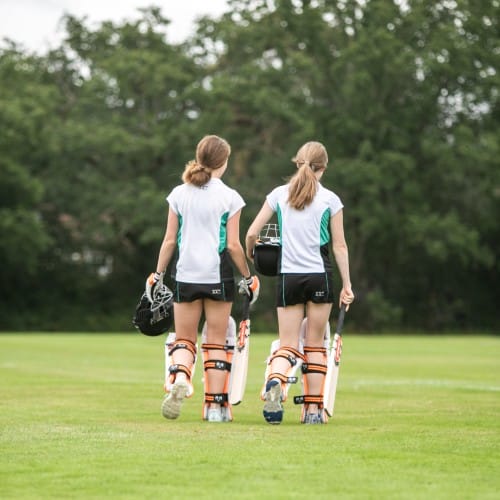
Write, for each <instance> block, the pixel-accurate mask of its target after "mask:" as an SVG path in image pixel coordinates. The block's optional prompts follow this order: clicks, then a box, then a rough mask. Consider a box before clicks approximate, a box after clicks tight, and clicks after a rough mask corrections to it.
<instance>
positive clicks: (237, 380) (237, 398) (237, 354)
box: [229, 319, 250, 405]
mask: <svg viewBox="0 0 500 500" xmlns="http://www.w3.org/2000/svg"><path fill="white" fill-rule="evenodd" d="M249 353H250V320H249V319H246V320H243V321H241V323H240V331H239V336H238V341H237V342H236V345H235V346H234V354H233V360H232V366H231V384H230V388H229V403H230V404H231V405H238V404H240V403H241V401H243V396H244V394H245V388H246V385H247V372H248V357H249Z"/></svg>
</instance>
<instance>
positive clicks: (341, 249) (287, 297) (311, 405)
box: [246, 142, 354, 424]
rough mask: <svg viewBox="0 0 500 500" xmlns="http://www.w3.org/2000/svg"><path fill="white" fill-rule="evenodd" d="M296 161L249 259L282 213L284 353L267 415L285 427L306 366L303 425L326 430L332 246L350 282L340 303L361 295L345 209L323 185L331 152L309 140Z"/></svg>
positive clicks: (272, 365)
mask: <svg viewBox="0 0 500 500" xmlns="http://www.w3.org/2000/svg"><path fill="white" fill-rule="evenodd" d="M293 162H294V164H295V166H296V167H297V171H296V173H295V174H294V175H293V177H292V178H291V179H290V181H289V182H288V183H287V184H285V185H282V186H279V187H277V188H275V189H274V190H273V191H271V192H270V193H269V194H268V195H267V197H266V200H265V201H264V204H263V206H262V208H261V210H260V212H259V213H258V214H257V216H256V218H255V220H254V221H253V223H252V224H251V226H250V228H249V229H248V232H247V235H246V254H247V257H248V258H249V259H251V260H253V257H254V247H255V244H256V241H257V239H258V235H259V233H260V231H261V229H262V228H263V227H264V225H265V224H266V223H267V222H268V221H269V220H270V219H271V217H272V216H273V214H275V213H276V214H277V219H278V224H279V229H280V237H281V255H280V257H279V268H278V273H279V274H278V282H277V288H276V304H277V315H278V330H279V348H278V349H277V350H276V351H274V352H273V353H272V354H271V356H270V357H269V360H268V368H267V371H266V380H265V386H264V388H263V392H262V397H263V400H264V409H263V415H264V418H265V420H266V421H267V422H269V423H270V424H279V423H281V421H282V420H283V412H284V409H283V401H285V400H286V396H287V386H288V384H289V383H290V382H291V377H290V375H291V374H292V373H293V372H294V367H295V366H296V365H297V364H298V363H302V372H303V374H304V378H303V385H304V392H305V394H304V396H303V409H302V416H301V421H302V422H303V423H306V424H321V423H325V422H326V419H327V416H326V415H325V411H324V408H323V394H324V385H325V378H326V372H327V351H326V348H325V346H324V333H325V328H326V325H327V323H328V318H329V316H330V311H331V309H332V304H333V302H334V294H333V278H332V264H331V260H330V256H329V248H330V247H331V249H332V250H333V255H334V257H335V261H336V264H337V267H338V270H339V273H340V278H341V281H342V288H341V290H340V297H339V303H340V304H342V303H344V304H346V305H347V306H348V305H349V304H351V303H352V302H353V300H354V294H353V292H352V287H351V279H350V276H349V257H348V249H347V244H346V241H345V237H344V225H343V210H342V209H343V204H342V202H341V201H340V199H339V197H338V196H337V195H336V194H335V193H334V192H333V191H330V190H329V189H326V188H324V187H323V186H322V185H321V183H320V180H321V178H322V176H323V174H324V173H325V170H326V168H327V164H328V154H327V151H326V149H325V147H324V146H323V144H321V143H319V142H307V143H306V144H304V145H303V146H302V147H301V148H300V149H299V150H298V152H297V154H296V156H295V158H293ZM304 315H305V316H306V317H307V329H306V334H305V341H304V345H303V350H302V349H300V345H299V341H300V339H299V336H300V329H301V325H302V321H303V319H304Z"/></svg>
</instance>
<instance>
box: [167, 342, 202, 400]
mask: <svg viewBox="0 0 500 500" xmlns="http://www.w3.org/2000/svg"><path fill="white" fill-rule="evenodd" d="M165 348H166V353H165V354H166V370H165V391H166V392H170V391H171V390H172V387H173V385H174V384H175V382H176V379H177V374H178V373H184V374H185V375H186V378H187V383H188V386H189V390H188V393H187V395H186V397H191V396H192V395H193V392H194V388H193V384H192V382H191V380H192V377H193V373H194V367H195V363H196V352H197V347H196V344H194V343H193V342H191V341H190V340H185V339H179V340H174V341H173V342H171V343H168V344H166V345H165ZM181 352H187V353H188V354H189V355H188V356H187V357H185V356H182V357H181V359H183V358H186V359H183V360H184V363H176V362H175V361H174V358H176V359H177V360H178V359H179V354H180V353H181Z"/></svg>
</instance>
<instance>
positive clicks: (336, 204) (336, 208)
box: [330, 193, 344, 217]
mask: <svg viewBox="0 0 500 500" xmlns="http://www.w3.org/2000/svg"><path fill="white" fill-rule="evenodd" d="M343 208H344V205H343V204H342V202H341V201H340V198H339V197H338V196H337V195H336V194H335V193H332V196H331V198H330V216H331V217H333V216H334V215H335V214H336V213H337V212H340V210H342V209H343Z"/></svg>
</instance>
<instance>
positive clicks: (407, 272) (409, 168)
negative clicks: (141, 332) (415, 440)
mask: <svg viewBox="0 0 500 500" xmlns="http://www.w3.org/2000/svg"><path fill="white" fill-rule="evenodd" d="M499 14H500V2H499V1H498V0H453V1H451V0H437V1H435V2H428V1H427V0H407V1H403V0H394V1H393V2H391V1H387V0H370V1H360V0H358V1H355V0H309V1H308V0H273V1H270V0H268V1H264V0H232V1H229V2H228V9H227V12H226V13H225V14H224V15H222V16H221V17H218V18H213V17H210V16H206V17H203V18H200V19H199V20H198V21H197V25H196V30H195V31H194V32H193V34H192V36H191V37H190V38H189V39H188V40H186V41H185V42H183V43H179V44H173V43H169V42H168V32H169V20H168V18H167V17H166V16H165V15H164V14H163V13H162V11H161V10H160V9H159V8H156V7H151V8H147V9H140V11H139V13H138V17H137V19H135V20H128V21H123V22H121V23H114V22H103V23H101V24H100V25H98V26H91V25H89V23H88V22H87V20H86V19H85V18H82V19H79V18H77V17H74V16H71V15H67V16H65V17H64V19H63V23H64V33H65V36H64V39H63V41H62V42H61V43H60V45H59V46H58V47H57V48H55V49H52V50H50V51H48V52H46V53H44V54H37V53H32V52H30V51H28V50H26V49H25V48H24V47H22V46H20V45H19V44H17V43H16V42H14V41H10V40H4V41H3V42H2V45H1V49H0V88H1V92H0V129H1V130H2V133H1V134H0V235H1V244H0V262H1V264H2V271H1V273H0V294H1V297H2V299H1V302H0V303H1V305H0V307H1V309H2V311H1V314H0V329H2V330H7V329H13V330H98V331H108V330H131V316H132V312H133V309H134V307H135V305H136V303H137V301H138V299H139V295H140V293H141V291H142V289H143V286H144V281H145V277H146V276H147V274H148V273H149V272H151V271H152V270H154V269H153V268H154V266H155V263H156V257H157V252H158V250H159V246H160V243H161V239H162V237H163V233H164V229H165V222H166V214H167V205H166V203H165V196H166V195H167V194H168V192H169V191H170V190H171V189H172V188H173V187H174V186H175V185H177V184H179V183H180V182H181V180H180V176H181V173H182V170H183V168H184V165H185V164H186V163H187V161H189V160H190V159H192V158H193V156H194V149H195V146H196V144H197V142H198V141H199V139H200V138H201V137H202V136H204V135H205V134H207V133H215V134H218V135H220V136H223V137H224V138H226V139H227V140H228V141H229V142H230V144H231V146H232V151H233V152H232V155H231V158H230V167H229V169H228V171H227V173H226V175H225V182H226V183H227V184H228V185H230V186H232V187H235V188H236V189H237V190H238V191H239V192H240V193H241V194H242V196H243V197H244V199H245V201H246V203H247V205H246V207H245V208H244V210H243V214H242V219H241V227H242V238H244V234H245V232H246V229H247V228H248V226H249V224H250V222H251V221H252V219H253V217H254V216H255V215H256V213H257V211H258V210H259V208H260V206H261V204H262V202H263V200H264V197H265V194H266V193H268V192H269V191H271V189H272V188H274V187H275V186H277V185H279V184H282V183H283V182H284V180H285V179H287V178H288V177H289V176H290V175H291V174H292V173H293V164H292V163H291V161H290V160H291V158H292V157H293V155H294V153H295V152H296V151H297V149H298V147H299V146H300V145H302V144H303V143H304V142H306V141H308V140H318V141H321V142H323V143H324V144H325V146H326V147H327V150H328V152H329V156H330V164H329V168H328V170H327V172H326V174H325V176H324V177H323V181H322V182H323V184H324V185H325V186H326V187H328V188H330V189H332V190H333V191H335V192H336V193H337V194H338V195H339V196H340V198H341V199H342V201H343V203H344V205H345V208H344V221H345V230H346V237H347V241H348V245H349V249H350V261H351V275H352V281H353V287H354V291H355V293H356V296H357V301H356V303H355V304H354V305H353V307H352V309H351V311H350V312H349V321H350V325H351V328H352V329H353V330H354V329H356V330H359V331H365V332H375V331H381V330H386V331H387V330H394V331H415V330H418V331H422V330H425V331H442V330H470V329H475V330H495V329H498V327H499V326H500V317H499V314H498V304H500V287H499V285H498V283H499V279H500V264H499V260H498V258H497V257H498V245H499V242H500V231H499V227H500V226H499V223H498V221H499V220H500V217H499V216H500V211H499V201H500V160H499V158H500V150H499V148H500V146H499V140H498V138H499V137H500V130H499V75H498V69H499V64H498V63H499V58H500V36H499V27H498V19H500V15H499ZM200 250H202V249H200ZM337 284H339V280H338V278H337ZM238 314H239V313H238V305H236V306H235V310H234V315H235V316H236V317H237V316H238ZM252 320H253V326H254V330H256V331H258V330H260V331H273V330H275V328H276V326H275V325H276V321H275V312H274V281H273V279H272V278H264V279H263V285H262V296H261V299H260V300H259V302H258V303H257V304H256V306H255V310H254V311H253V316H252Z"/></svg>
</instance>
